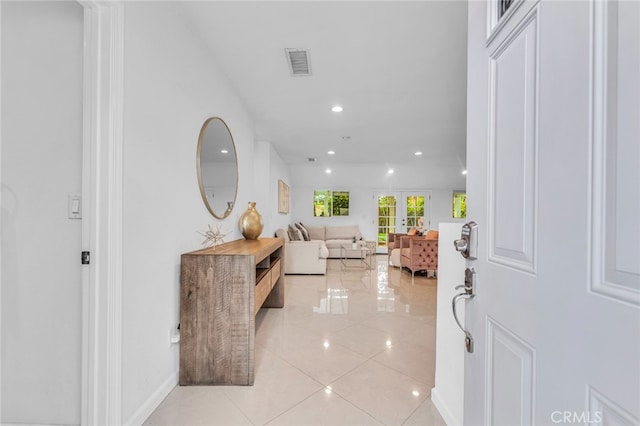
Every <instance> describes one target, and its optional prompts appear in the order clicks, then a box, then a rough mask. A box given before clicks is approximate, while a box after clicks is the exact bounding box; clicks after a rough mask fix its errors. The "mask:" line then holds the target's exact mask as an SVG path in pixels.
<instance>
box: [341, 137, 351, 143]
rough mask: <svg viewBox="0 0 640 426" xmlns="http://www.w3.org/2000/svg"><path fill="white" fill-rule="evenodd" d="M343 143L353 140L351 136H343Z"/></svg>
mask: <svg viewBox="0 0 640 426" xmlns="http://www.w3.org/2000/svg"><path fill="white" fill-rule="evenodd" d="M342 140H343V142H348V141H350V140H351V136H343V137H342Z"/></svg>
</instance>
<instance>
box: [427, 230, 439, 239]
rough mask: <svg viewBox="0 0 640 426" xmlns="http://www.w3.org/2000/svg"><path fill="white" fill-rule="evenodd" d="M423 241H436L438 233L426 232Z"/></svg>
mask: <svg viewBox="0 0 640 426" xmlns="http://www.w3.org/2000/svg"><path fill="white" fill-rule="evenodd" d="M424 239H425V240H437V239H438V231H434V230H431V231H429V232H427V235H426V236H425V237H424Z"/></svg>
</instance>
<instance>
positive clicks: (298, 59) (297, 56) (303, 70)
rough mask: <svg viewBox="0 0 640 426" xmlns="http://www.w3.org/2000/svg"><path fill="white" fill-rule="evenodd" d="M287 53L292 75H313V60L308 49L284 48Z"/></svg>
mask: <svg viewBox="0 0 640 426" xmlns="http://www.w3.org/2000/svg"><path fill="white" fill-rule="evenodd" d="M284 51H285V53H286V54H287V63H288V64H289V71H290V72H291V75H293V76H297V75H311V62H310V60H311V59H310V58H311V56H310V54H309V51H308V50H304V49H284Z"/></svg>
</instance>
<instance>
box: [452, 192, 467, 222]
mask: <svg viewBox="0 0 640 426" xmlns="http://www.w3.org/2000/svg"><path fill="white" fill-rule="evenodd" d="M453 217H454V218H455V219H464V218H466V217H467V193H466V192H454V193H453Z"/></svg>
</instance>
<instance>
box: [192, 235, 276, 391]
mask: <svg viewBox="0 0 640 426" xmlns="http://www.w3.org/2000/svg"><path fill="white" fill-rule="evenodd" d="M283 262H284V240H283V239H282V238H260V239H258V240H237V241H232V242H229V243H225V244H221V245H219V246H216V247H215V249H213V248H207V249H203V250H198V251H194V252H191V253H186V254H183V255H182V256H181V272H180V385H253V363H254V359H253V358H254V351H253V345H254V338H255V314H256V313H257V312H258V310H259V309H260V307H261V306H263V307H266V308H282V307H283V306H284V263H283Z"/></svg>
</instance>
